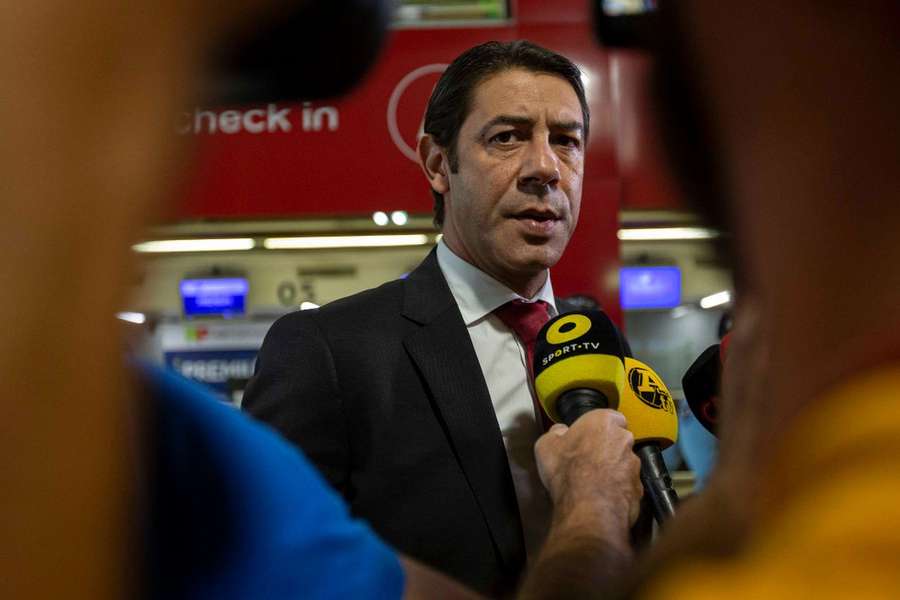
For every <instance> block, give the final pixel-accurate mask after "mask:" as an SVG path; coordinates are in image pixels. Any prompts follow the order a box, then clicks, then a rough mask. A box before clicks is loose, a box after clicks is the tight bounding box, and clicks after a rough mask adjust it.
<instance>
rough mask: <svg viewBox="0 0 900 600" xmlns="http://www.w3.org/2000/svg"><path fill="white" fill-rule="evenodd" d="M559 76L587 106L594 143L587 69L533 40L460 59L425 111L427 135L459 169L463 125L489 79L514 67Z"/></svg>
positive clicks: (438, 214)
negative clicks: (479, 87) (584, 75)
mask: <svg viewBox="0 0 900 600" xmlns="http://www.w3.org/2000/svg"><path fill="white" fill-rule="evenodd" d="M516 68H518V69H525V70H527V71H532V72H534V73H549V74H551V75H559V76H560V77H562V78H563V79H565V80H566V81H567V82H569V85H571V86H572V88H574V90H575V94H576V95H577V96H578V102H579V103H580V104H581V115H582V118H583V120H584V139H585V140H587V139H588V132H589V129H590V118H591V112H590V109H589V108H588V104H587V99H586V98H585V94H584V84H583V83H582V82H581V70H580V69H579V68H578V67H577V66H575V64H574V63H573V62H572V61H571V60H569V59H568V58H566V57H565V56H562V55H561V54H557V53H556V52H553V51H551V50H547V49H546V48H542V47H541V46H538V45H537V44H533V43H531V42H529V41H527V40H517V41H514V42H487V43H484V44H481V45H479V46H475V47H474V48H469V49H468V50H466V51H465V52H463V53H462V54H460V55H459V56H458V57H456V60H454V61H453V62H452V63H451V64H450V66H449V67H447V70H446V71H444V74H443V75H441V78H440V79H439V80H438V82H437V85H436V86H435V88H434V91H433V92H432V93H431V98H430V99H429V100H428V108H427V109H426V111H425V124H424V131H425V133H427V134H429V135H431V136H432V137H433V138H434V141H435V143H436V144H437V145H438V146H441V147H443V148H446V150H447V156H448V159H449V162H450V164H449V166H450V171H451V172H453V173H455V172H456V170H457V169H458V168H459V160H458V157H457V154H456V141H457V138H458V137H459V130H460V129H461V128H462V124H463V121H465V120H466V117H467V116H468V115H469V110H470V109H471V102H472V92H473V90H474V89H475V87H476V86H477V85H478V84H479V83H481V82H482V81H483V80H484V79H486V78H487V77H489V76H491V75H494V74H496V73H500V72H502V71H506V70H509V69H516ZM431 193H432V195H433V196H434V224H435V225H437V226H439V227H440V226H441V225H443V223H444V196H443V194H439V193H437V192H435V191H434V190H432V191H431Z"/></svg>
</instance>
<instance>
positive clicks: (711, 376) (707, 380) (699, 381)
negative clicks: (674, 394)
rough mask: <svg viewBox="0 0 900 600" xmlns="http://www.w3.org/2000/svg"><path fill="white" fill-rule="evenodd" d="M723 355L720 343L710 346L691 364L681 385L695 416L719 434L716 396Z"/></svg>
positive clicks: (710, 429)
mask: <svg viewBox="0 0 900 600" xmlns="http://www.w3.org/2000/svg"><path fill="white" fill-rule="evenodd" d="M722 362H723V357H722V353H721V347H720V345H719V344H715V345H713V346H710V347H709V348H707V349H706V350H704V351H703V353H702V354H701V355H700V356H698V357H697V360H695V361H694V362H693V364H691V366H690V367H689V368H688V370H687V372H685V374H684V377H682V378H681V387H682V389H683V390H684V398H685V400H687V403H688V406H690V407H691V412H692V413H694V417H696V418H697V421H699V422H700V424H701V425H703V427H705V428H706V429H707V431H709V432H710V433H712V434H713V435H718V434H717V423H716V416H717V415H716V406H715V398H716V397H717V396H718V395H719V388H720V386H721V378H722Z"/></svg>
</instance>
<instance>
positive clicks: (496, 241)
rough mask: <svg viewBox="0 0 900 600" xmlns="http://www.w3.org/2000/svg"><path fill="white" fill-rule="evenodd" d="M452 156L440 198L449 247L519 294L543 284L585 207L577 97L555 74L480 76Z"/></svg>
mask: <svg viewBox="0 0 900 600" xmlns="http://www.w3.org/2000/svg"><path fill="white" fill-rule="evenodd" d="M456 152H457V157H458V161H457V162H458V165H457V166H458V168H457V169H456V172H455V173H453V172H450V173H448V182H449V186H448V187H449V189H448V191H447V192H446V193H445V194H444V199H445V216H444V226H443V233H444V240H445V242H446V243H447V245H448V246H450V248H451V249H452V250H454V252H456V253H457V254H458V255H460V256H461V257H462V258H463V259H465V260H467V261H468V262H470V263H472V264H474V265H475V266H477V267H478V268H480V269H481V270H482V271H484V272H486V273H488V274H490V275H492V276H493V277H494V278H496V279H498V280H499V281H501V282H503V283H505V284H506V285H507V286H509V287H511V288H513V289H516V290H517V291H519V289H521V288H522V285H523V283H524V282H529V281H532V282H533V281H534V280H535V278H539V279H541V280H542V279H543V273H544V272H545V270H546V269H547V268H549V267H551V266H553V265H554V264H556V262H557V261H558V260H559V258H560V256H562V253H563V250H564V249H565V247H566V244H567V243H568V241H569V238H570V237H571V235H572V231H573V230H574V229H575V224H576V222H577V221H578V212H579V208H580V204H581V180H582V175H583V167H584V139H583V122H582V113H581V105H580V104H579V102H578V96H577V95H576V94H575V90H574V89H573V88H572V86H571V85H569V83H568V82H567V81H566V80H565V79H563V78H561V77H558V76H556V75H549V74H546V73H533V72H530V71H526V70H522V69H511V70H507V71H503V72H501V73H498V74H496V75H493V76H491V77H489V78H487V79H485V80H484V81H482V82H481V83H480V84H479V85H478V86H477V87H476V88H475V90H474V94H473V97H472V103H471V110H470V112H469V114H468V116H467V117H466V119H465V121H464V122H463V125H462V128H461V129H460V132H459V136H458V139H457V145H456ZM526 287H533V286H527V285H526ZM535 291H536V290H535ZM520 293H521V292H520Z"/></svg>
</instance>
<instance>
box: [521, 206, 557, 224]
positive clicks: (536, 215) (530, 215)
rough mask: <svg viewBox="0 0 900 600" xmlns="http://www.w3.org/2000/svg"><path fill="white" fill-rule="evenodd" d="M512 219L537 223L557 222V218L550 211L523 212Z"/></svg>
mask: <svg viewBox="0 0 900 600" xmlns="http://www.w3.org/2000/svg"><path fill="white" fill-rule="evenodd" d="M512 217H513V218H514V219H519V220H531V221H537V222H538V223H544V222H547V221H558V220H559V216H557V214H556V213H555V212H553V211H551V210H533V209H532V210H524V211H522V212H518V213H515V214H513V215H512Z"/></svg>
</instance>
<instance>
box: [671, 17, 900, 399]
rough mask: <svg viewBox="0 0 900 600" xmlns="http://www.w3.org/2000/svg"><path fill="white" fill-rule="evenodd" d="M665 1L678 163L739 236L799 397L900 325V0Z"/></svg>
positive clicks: (764, 317) (743, 289) (784, 373)
mask: <svg viewBox="0 0 900 600" xmlns="http://www.w3.org/2000/svg"><path fill="white" fill-rule="evenodd" d="M659 4H660V13H659V16H660V20H659V26H660V29H659V32H658V36H657V41H658V44H659V47H658V48H657V50H658V51H657V53H656V54H657V67H656V70H655V71H656V73H655V88H656V90H657V100H658V102H657V106H658V110H659V111H660V113H661V115H662V117H663V118H662V122H663V124H664V126H665V131H664V132H663V133H664V139H665V140H666V142H667V146H668V149H669V156H670V159H671V161H672V163H673V164H674V166H675V167H676V174H677V175H678V176H679V179H680V183H681V184H682V185H683V188H684V191H685V193H686V196H687V198H688V199H690V200H691V201H692V202H694V203H695V204H696V205H697V207H698V208H699V209H700V210H701V211H702V212H703V213H704V215H705V216H706V217H707V218H708V219H709V220H710V221H711V222H712V224H714V225H716V226H720V227H725V228H726V229H728V230H730V231H732V232H733V233H734V244H733V247H734V249H735V257H736V263H737V267H738V269H737V274H738V276H739V283H740V284H741V286H740V289H739V292H740V294H741V296H743V297H744V299H748V297H752V301H753V302H755V303H757V304H758V306H759V307H760V310H761V318H760V321H761V322H763V323H766V325H767V327H768V329H769V331H770V335H769V336H767V340H766V341H767V344H768V345H769V346H770V347H771V349H772V364H777V365H784V364H789V363H790V364H792V365H794V368H792V369H791V370H775V371H773V373H772V381H771V387H770V390H769V391H770V393H772V394H774V395H775V397H777V398H779V399H781V400H783V401H784V402H783V405H785V406H787V405H791V404H797V403H798V402H800V401H802V400H803V399H806V398H809V397H810V396H811V394H812V392H814V391H815V390H810V388H809V381H816V382H817V383H816V385H818V386H824V385H827V384H828V383H830V382H829V381H828V379H832V380H833V379H835V378H837V377H840V376H843V375H845V374H847V373H848V372H851V371H853V370H854V368H856V369H858V368H860V367H862V366H864V365H865V364H867V363H866V361H867V362H868V363H871V362H873V361H874V360H875V354H874V353H873V352H874V349H875V348H877V347H878V346H882V347H884V346H886V342H887V340H886V339H885V338H886V337H888V336H886V335H885V332H890V331H897V330H898V328H900V266H898V265H900V243H898V242H897V241H896V236H893V235H891V234H889V233H887V230H888V229H889V228H892V227H895V225H896V223H897V222H898V220H900V178H898V175H900V173H898V170H897V168H896V165H897V164H898V161H900V120H898V119H897V114H896V113H897V111H896V107H897V106H898V105H900V35H898V31H900V21H898V15H900V13H898V12H897V5H896V2H895V1H893V0H875V1H873V2H869V3H866V4H865V6H864V7H863V6H862V5H859V4H857V3H849V2H832V1H828V2H819V1H813V0H799V1H797V2H791V3H784V2H777V1H775V0H760V1H759V2H735V3H722V2H716V1H713V0H691V1H683V2H674V1H673V2H660V3H659ZM893 343H894V344H896V341H894V342H893ZM870 350H872V351H873V352H870ZM864 355H865V356H866V357H867V358H866V359H865V360H864V359H862V357H863V356H864ZM801 362H802V363H803V364H802V365H801V364H800V363H801ZM805 366H808V368H809V372H805V371H804V368H805ZM825 374H827V377H826V375H825ZM779 410H780V409H779Z"/></svg>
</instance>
